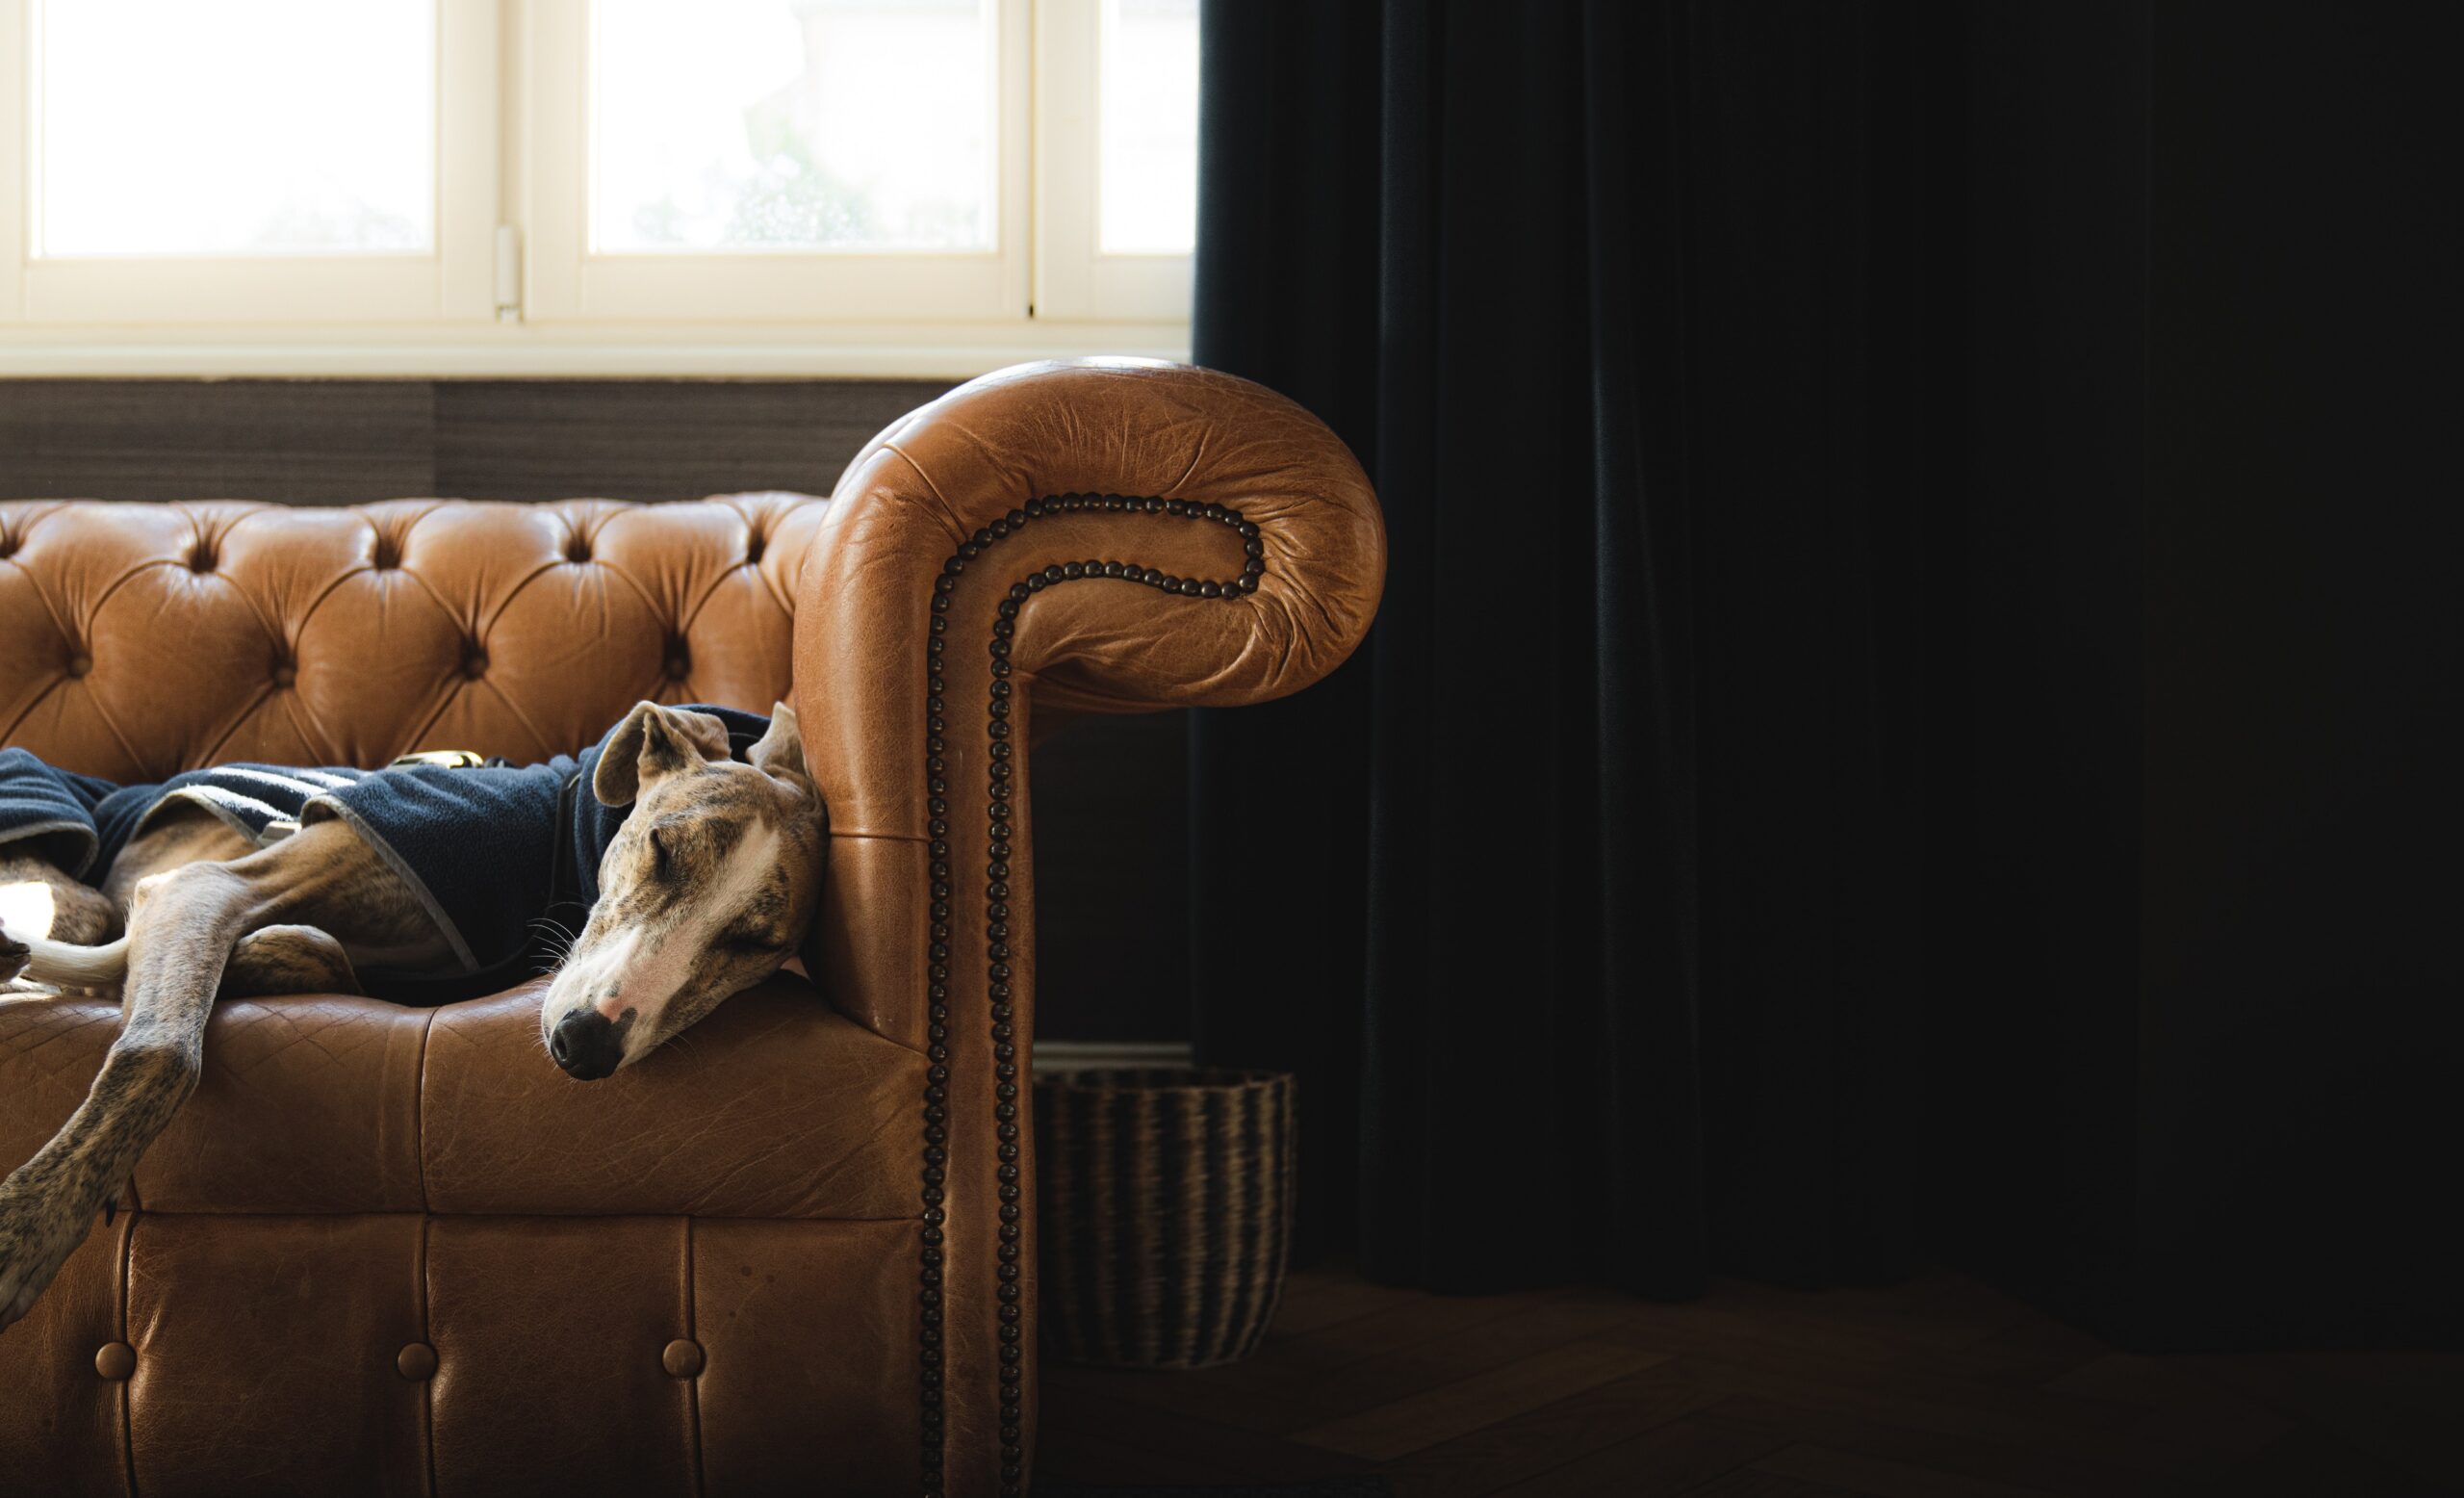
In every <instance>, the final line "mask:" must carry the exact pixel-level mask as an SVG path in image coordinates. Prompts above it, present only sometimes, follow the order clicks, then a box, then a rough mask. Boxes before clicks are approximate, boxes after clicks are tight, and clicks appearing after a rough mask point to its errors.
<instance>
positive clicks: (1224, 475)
mask: <svg viewBox="0 0 2464 1498" xmlns="http://www.w3.org/2000/svg"><path fill="white" fill-rule="evenodd" d="M813 547H814V549H813V551H812V552H811V553H810V554H809V556H808V558H807V560H806V563H805V566H804V569H803V572H802V575H801V578H800V581H799V582H798V586H797V598H796V640H795V663H794V674H795V683H796V688H795V690H796V699H797V710H798V713H799V716H800V717H801V719H802V721H803V726H804V735H805V742H806V752H807V756H808V759H809V762H810V763H811V765H812V768H813V771H814V774H815V776H816V778H817V779H818V781H819V783H820V786H821V788H822V791H823V794H824V795H825V796H826V797H827V799H828V802H829V805H830V811H831V838H832V842H831V871H830V879H829V882H828V886H827V888H828V891H829V893H828V895H827V896H826V898H825V904H824V909H823V911H822V914H821V917H819V919H818V921H817V922H816V932H815V937H816V941H815V943H814V944H815V947H816V948H817V951H818V956H819V961H820V963H821V969H822V970H821V974H820V975H821V977H822V980H823V983H824V986H825V988H826V989H827V991H828V992H829V993H830V994H831V997H832V1001H833V1002H834V1004H835V1005H836V1006H837V1007H838V1008H840V1009H841V1010H842V1011H844V1012H845V1013H847V1014H848V1015H849V1016H850V1018H853V1019H855V1020H858V1021H859V1022H860V1023H864V1024H867V1025H870V1026H871V1027H873V1028H874V1029H876V1030H877V1031H879V1032H880V1033H882V1034H884V1035H886V1036H888V1037H889V1038H891V1039H893V1040H896V1041H899V1042H900V1043H902V1044H905V1045H908V1046H912V1047H914V1048H916V1049H918V1050H921V1051H924V1052H925V1053H926V1055H927V1056H928V1058H929V1060H930V1062H931V1067H930V1071H929V1073H928V1074H929V1075H930V1077H931V1078H932V1081H931V1084H930V1086H929V1088H928V1090H927V1093H926V1097H925V1099H924V1101H925V1108H924V1114H923V1117H924V1120H925V1126H924V1136H925V1137H924V1138H923V1139H921V1140H919V1141H918V1150H917V1154H918V1162H919V1166H918V1174H917V1186H916V1190H917V1193H918V1196H917V1200H918V1202H919V1207H920V1210H921V1216H922V1219H923V1223H924V1232H925V1242H926V1247H925V1249H924V1251H923V1252H922V1253H920V1254H919V1266H920V1267H919V1281H920V1285H921V1288H920V1290H919V1297H918V1315H919V1318H920V1326H919V1335H920V1336H921V1337H922V1338H923V1346H924V1349H925V1354H926V1356H925V1368H926V1372H925V1375H924V1382H925V1387H924V1388H923V1390H921V1391H920V1392H921V1410H922V1419H923V1422H924V1437H925V1438H924V1441H923V1446H924V1451H925V1456H926V1468H925V1470H924V1472H923V1473H922V1474H921V1475H922V1477H923V1478H924V1483H923V1486H924V1488H925V1489H926V1490H928V1491H930V1490H937V1489H943V1488H946V1490H947V1491H950V1492H954V1493H959V1492H965V1493H974V1492H985V1493H993V1492H1012V1491H1021V1490H1023V1488H1024V1485H1025V1481H1026V1478H1025V1473H1026V1469H1027V1466H1028V1462H1029V1459H1030V1456H1031V1453H1030V1452H1029V1449H1028V1445H1029V1433H1031V1432H1032V1430H1033V1428H1034V1381H1033V1378H1032V1375H1031V1372H1030V1371H1029V1367H1030V1364H1031V1359H1032V1356H1033V1355H1032V1351H1031V1349H1032V1348H1033V1347H1034V1345H1035V1320H1034V1317H1035V1289H1034V1284H1035V1277H1034V1264H1035V1244H1034V1221H1033V1213H1032V1212H1031V1211H1029V1210H1028V1209H1027V1206H1026V1203H1029V1202H1032V1201H1033V1200H1034V1162H1033V1159H1032V1151H1031V1150H1030V1149H1028V1148H1027V1141H1029V1140H1031V1139H1032V1137H1033V1134H1032V1126H1031V1122H1030V1120H1029V1118H1028V1116H1027V1106H1028V1101H1029V1090H1028V1088H1027V1087H1026V1085H1025V1083H1026V1078H1027V1066H1028V1048H1029V1037H1030V1036H1031V1035H1032V1034H1033V1023H1034V1010H1033V1002H1034V970H1035V936H1034V933H1035V894H1034V879H1033V871H1032V867H1031V864H1030V859H1029V848H1030V843H1031V836H1030V831H1029V829H1030V821H1031V816H1030V810H1029V804H1028V796H1027V773H1026V772H1027V765H1026V750H1025V746H1026V743H1027V741H1028V739H1029V737H1030V736H1031V733H1032V730H1033V728H1034V726H1035V723H1036V720H1037V719H1038V717H1039V715H1044V716H1049V715H1052V714H1056V713H1061V714H1069V713H1078V712H1087V711H1116V712H1118V711H1139V710H1153V709H1158V708H1166V707H1175V706H1183V705H1225V706H1228V705H1234V704H1241V703H1250V702H1258V701H1263V700H1265V699H1268V698H1271V697H1277V696H1281V695H1283V694H1284V693H1287V692H1292V691H1296V690H1298V689H1299V688H1301V687H1303V686H1306V685H1308V684H1310V683H1312V682H1315V681H1317V680H1318V679H1319V678H1320V677H1322V676H1323V675H1325V674H1326V673H1327V672H1328V671H1330V670H1332V669H1334V667H1335V666H1336V665H1337V664H1338V663H1340V662H1341V661H1342V660H1343V659H1344V658H1345V657H1346V656H1347V655H1348V654H1349V653H1350V651H1351V650H1352V648H1353V647H1354V646H1355V645H1357V644H1358V643H1359V641H1360V638H1361V636H1362V634H1363V633H1365V632H1366V631H1367V630H1368V628H1369V623H1370V619H1371V616H1372V615H1373V613H1374V611H1375V609H1376V605H1377V598H1378V593H1379V590H1380V587H1381V585H1382V583H1383V581H1384V572H1385V532H1384V528H1383V524H1382V522H1381V520H1380V518H1379V514H1378V509H1377V504H1376V498H1375V496H1374V495H1373V492H1372V491H1371V489H1370V486H1369V482H1368V480H1367V478H1365V477H1364V476H1363V475H1362V473H1361V471H1360V466H1359V464H1358V463H1357V462H1355V461H1354V460H1353V458H1352V456H1351V454H1350V452H1348V451H1347V450H1346V449H1345V447H1344V445H1343V444H1342V443H1341V442H1340V441H1338V440H1337V439H1336V437H1335V436H1334V434H1333V433H1332V432H1330V431H1328V430H1327V429H1326V428H1325V426H1323V425H1322V424H1321V423H1320V422H1319V421H1318V420H1317V419H1316V418H1315V417H1312V416H1311V415H1309V414H1308V413H1307V412H1305V411H1303V410H1301V409H1300V408H1299V407H1298V406H1296V405H1295V404H1294V403H1292V402H1291V401H1289V400H1285V399H1283V398H1282V397H1280V396H1277V395H1275V394H1273V393H1272V392H1270V391H1268V390H1266V389H1263V388H1261V387H1259V386H1257V385H1253V384H1251V383H1249V382H1247V381H1245V380H1242V379H1236V378H1233V377H1232V376H1229V375H1225V374H1216V373H1213V372H1210V371H1206V370H1199V369H1192V368H1189V367H1187V366H1180V365H1168V364H1161V363H1154V362H1149V361H1133V360H1091V361H1079V362H1068V363H1053V364H1035V365H1024V366H1020V367H1017V368H1014V369H1010V370H1004V371H1002V372H1000V373H998V374H989V375H987V376H985V377H984V378H981V379H977V380H974V381H971V382H969V383H967V384H965V385H963V386H961V387H959V388H958V389H957V390H954V391H952V392H950V393H949V394H948V395H946V396H944V397H942V398H941V399H940V400H936V401H934V402H933V403H932V404H930V405H927V406H925V407H923V408H922V409H920V410H918V411H916V412H914V413H913V414H912V415H911V416H909V417H908V418H906V419H905V420H904V421H901V422H899V423H898V424H896V425H895V426H891V427H890V428H889V429H888V430H887V431H885V432H883V433H882V434H881V435H880V436H879V437H877V438H875V439H874V440H873V442H872V443H871V444H870V445H869V446H867V447H866V448H865V449H864V450H863V451H862V452H860V453H859V454H858V455H857V456H856V458H855V459H854V461H853V462H851V463H850V464H849V465H848V468H847V471H846V473H845V475H844V476H843V477H842V478H840V480H839V482H838V486H837V490H836V492H835V495H834V503H833V504H832V506H831V512H830V514H829V516H828V517H827V518H826V519H825V520H824V521H823V523H822V527H821V529H820V533H819V534H818V535H817V536H816V538H815V540H814V542H813ZM945 1370H946V1376H945Z"/></svg>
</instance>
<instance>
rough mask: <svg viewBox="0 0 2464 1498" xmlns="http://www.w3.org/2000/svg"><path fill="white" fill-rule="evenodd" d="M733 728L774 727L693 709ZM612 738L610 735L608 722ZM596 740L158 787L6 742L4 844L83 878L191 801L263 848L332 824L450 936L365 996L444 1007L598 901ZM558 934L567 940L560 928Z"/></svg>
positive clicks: (548, 957) (610, 835) (544, 958)
mask: <svg viewBox="0 0 2464 1498" xmlns="http://www.w3.org/2000/svg"><path fill="white" fill-rule="evenodd" d="M689 711H694V712H706V713H709V714H710V715H711V716H713V717H715V718H718V719H719V720H721V721H722V722H724V723H726V724H727V727H728V742H729V746H730V748H731V749H732V750H733V752H734V753H735V755H736V757H737V758H738V759H742V758H743V757H744V755H745V753H746V752H747V751H748V750H750V749H751V748H752V747H753V745H754V744H755V743H756V742H757V741H758V740H759V739H760V737H761V736H762V734H763V733H764V732H766V731H767V730H768V728H769V726H770V721H769V719H767V718H763V717H759V716H757V715H756V714H754V713H750V712H739V711H737V710H734V709H732V708H709V707H698V706H697V707H694V708H691V709H689ZM609 732H610V733H612V732H614V730H612V729H611V730H609ZM605 748H606V739H605V738H604V737H603V738H602V739H601V740H600V742H599V743H597V744H595V745H593V746H592V747H590V748H588V749H585V750H583V751H582V754H581V757H580V758H579V759H574V758H572V757H570V756H566V755H558V756H556V757H555V758H554V759H552V760H551V761H549V762H547V763H545V764H530V765H521V766H515V765H508V764H504V763H502V762H492V763H488V764H481V765H472V766H469V767H456V766H449V765H443V764H428V763H404V764H397V765H393V766H391V767H389V768H386V769H381V770H357V769H349V768H330V769H297V768H291V767H286V766H282V765H270V764H226V765H219V766H217V767H216V768H213V769H208V770H192V771H189V772H188V773H186V774H182V775H175V776H173V777H171V778H170V779H169V780H167V781H163V782H161V783H159V784H156V785H147V786H119V785H115V784H113V783H112V782H110V781H107V780H99V779H96V778H95V777H93V776H91V775H79V774H76V773H74V772H73V771H69V770H63V769H56V768H54V767H52V766H51V765H48V764H45V763H43V762H41V761H40V760H39V759H37V758H35V756H33V755H32V754H29V753H28V752H26V751H25V750H23V749H0V848H6V847H9V846H11V845H12V844H15V843H18V842H20V841H31V842H32V843H33V844H34V846H35V848H36V850H37V851H39V852H40V853H41V854H42V856H43V857H44V858H45V859H46V860H48V861H49V862H50V863H51V864H52V865H55V866H56V867H58V868H60V869H62V870H63V871H64V872H66V873H69V874H73V875H75V876H77V877H78V878H80V879H83V880H86V881H87V882H89V883H97V884H98V883H100V882H101V879H102V876H103V874H104V873H105V871H107V870H108V869H109V868H110V867H111V865H112V860H113V859H114V858H116V857H117V856H118V854H119V850H120V849H121V848H122V847H124V846H126V845H127V843H128V840H129V839H131V838H133V837H135V836H136V835H137V834H138V833H140V832H141V831H143V830H144V828H145V827H146V825H147V824H148V823H149V822H150V821H152V819H153V818H154V817H155V816H157V815H158V814H161V813H162V812H163V811H164V809H165V808H167V807H170V806H191V807H196V808H199V809H201V810H204V811H206V812H209V813H211V814H214V815H216V816H218V817H219V818H221V819H222V821H223V822H224V823H226V824H228V825H229V826H230V827H232V828H233V829H234V830H236V831H238V832H239V833H241V834H242V835H243V836H244V837H246V838H248V839H250V840H251V841H254V842H257V843H259V844H261V845H263V844H269V843H271V842H274V841H277V840H279V839H281V838H282V837H284V836H286V835H287V834H288V833H290V832H291V831H292V830H293V828H294V827H295V826H300V825H305V824H307V823H311V822H316V821H321V820H324V819H326V818H331V817H339V818H341V819H342V820H344V821H347V822H348V823H350V824H351V826H352V827H354V828H356V829H357V830H358V832H359V835H360V836H361V838H363V839H366V841H367V842H368V844H369V846H370V847H372V848H373V849H375V850H376V853H377V855H378V856H379V857H380V858H382V859H384V860H385V861H386V863H387V864H388V865H391V866H392V867H393V868H394V870H395V871H396V872H397V873H399V874H400V875H401V876H402V877H403V878H404V879H405V880H406V881H408V882H409V884H410V887H411V890H412V891H413V892H414V893H416V894H417V895H418V896H419V898H420V900H421V901H422V903H424V905H425V906H426V907H427V909H428V913H429V914H430V915H431V916H433V917H435V919H436V922H437V925H438V927H439V928H440V929H441V930H442V931H443V932H444V933H445V939H446V942H447V943H448V944H449V945H450V946H451V947H452V949H453V956H454V963H455V968H456V969H457V970H454V971H451V972H446V973H432V972H388V971H383V970H373V971H372V970H366V969H363V970H362V971H361V972H360V974H359V976H360V979H361V981H362V982H363V983H364V984H365V985H366V986H367V988H368V991H369V992H370V993H371V994H376V995H378V996H379V997H384V998H392V999H396V1000H398V1001H401V1002H408V1003H445V1002H449V1001H450V1000H452V999H456V998H467V997H475V996H477V995H479V994H492V993H495V992H497V991H498V990H500V989H501V988H504V987H506V986H507V985H509V984H512V983H517V982H520V981H521V980H523V979H525V978H527V977H530V976H532V975H534V974H536V973H539V972H544V971H546V970H547V969H548V968H549V966H550V965H551V963H552V959H553V957H554V954H555V951H556V950H557V949H558V947H559V945H560V944H561V943H562V941H563V939H564V938H566V937H570V936H573V935H575V934H578V933H579V932H580V930H581V928H582V923H583V922H584V921H585V920H587V919H588V918H589V917H590V907H591V904H592V903H593V902H594V901H596V900H597V899H598V898H599V862H600V859H601V857H602V856H603V855H604V854H605V853H606V851H607V844H608V843H609V842H611V841H613V840H614V839H615V837H616V830H617V829H618V828H619V827H621V826H623V825H624V822H625V817H626V814H628V813H629V812H630V811H631V810H632V808H631V807H630V806H622V807H608V806H602V805H600V803H599V799H598V798H597V797H596V796H593V795H592V794H591V792H590V784H591V774H592V772H593V771H594V770H595V769H597V767H598V764H599V757H600V755H601V753H602V752H603V751H604V750H605ZM556 928H561V934H555V933H556Z"/></svg>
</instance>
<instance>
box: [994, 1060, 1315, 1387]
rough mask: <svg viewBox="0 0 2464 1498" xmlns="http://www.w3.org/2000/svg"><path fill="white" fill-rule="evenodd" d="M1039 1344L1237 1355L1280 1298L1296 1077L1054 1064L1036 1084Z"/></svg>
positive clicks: (1131, 1364)
mask: <svg viewBox="0 0 2464 1498" xmlns="http://www.w3.org/2000/svg"><path fill="white" fill-rule="evenodd" d="M1036 1141H1037V1143H1036V1172H1037V1180H1038V1185H1037V1200H1038V1211H1039V1213H1040V1216H1039V1219H1038V1222H1039V1227H1038V1229H1037V1231H1038V1234H1039V1236H1040V1239H1041V1242H1042V1256H1041V1259H1040V1270H1041V1278H1042V1285H1043V1288H1042V1302H1041V1305H1042V1313H1043V1336H1044V1346H1045V1350H1046V1352H1047V1353H1048V1355H1049V1356H1054V1357H1057V1358H1060V1359H1062V1360H1064V1361H1066V1362H1080V1363H1101V1364H1107V1365H1110V1366H1113V1367H1127V1368H1205V1367H1210V1366H1212V1365H1214V1364H1216V1363H1223V1362H1230V1361H1231V1360H1233V1359H1234V1358H1236V1357H1243V1356H1247V1355H1248V1354H1249V1353H1250V1352H1251V1351H1252V1350H1254V1349H1255V1348H1256V1347H1257V1345H1258V1339H1259V1338H1260V1337H1261V1336H1264V1335H1265V1334H1266V1330H1267V1323H1268V1322H1269V1321H1271V1320H1272V1319H1273V1318H1274V1310H1275V1304H1276V1303H1277V1302H1278V1301H1279V1300H1281V1299H1282V1296H1283V1270H1284V1259H1285V1255H1286V1252H1287V1250H1288V1249H1289V1247H1290V1239H1291V1224H1292V1182H1293V1165H1292V1156H1293V1112H1292V1078H1291V1077H1289V1076H1286V1075H1283V1074H1281V1073H1279V1072H1214V1071H1192V1070H1189V1069H1187V1068H1182V1069H1178V1070H1171V1069H1156V1070H1137V1071H1089V1072H1062V1073H1059V1074H1056V1075H1053V1076H1049V1077H1045V1078H1042V1079H1041V1080H1039V1081H1038V1082H1037V1083H1036Z"/></svg>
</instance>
